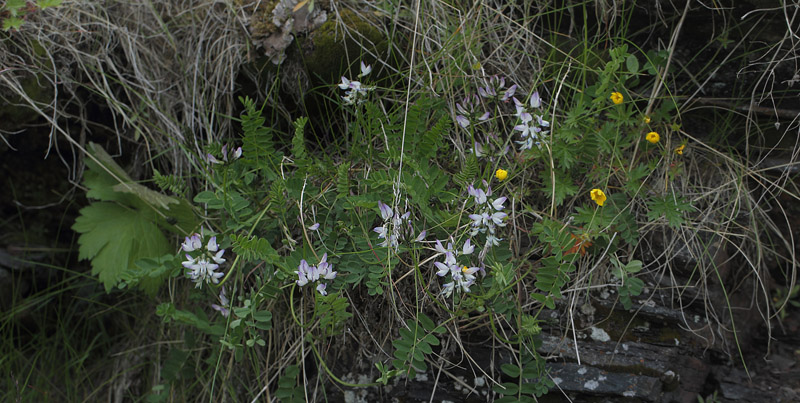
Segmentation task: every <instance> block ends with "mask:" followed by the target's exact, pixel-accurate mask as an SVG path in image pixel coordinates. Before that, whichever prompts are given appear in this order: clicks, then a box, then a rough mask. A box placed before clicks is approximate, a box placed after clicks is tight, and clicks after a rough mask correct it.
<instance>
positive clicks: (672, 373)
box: [664, 370, 675, 379]
mask: <svg viewBox="0 0 800 403" xmlns="http://www.w3.org/2000/svg"><path fill="white" fill-rule="evenodd" d="M664 376H665V377H667V378H669V379H672V378H675V373H674V372H672V370H669V371H667V372H664Z"/></svg>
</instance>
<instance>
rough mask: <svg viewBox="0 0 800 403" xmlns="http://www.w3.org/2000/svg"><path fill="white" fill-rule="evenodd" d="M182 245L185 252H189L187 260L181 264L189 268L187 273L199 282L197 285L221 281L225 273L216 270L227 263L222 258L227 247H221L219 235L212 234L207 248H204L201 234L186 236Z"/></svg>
mask: <svg viewBox="0 0 800 403" xmlns="http://www.w3.org/2000/svg"><path fill="white" fill-rule="evenodd" d="M181 247H182V248H183V251H184V252H187V253H186V261H184V262H183V263H181V264H182V265H183V267H185V268H187V269H189V272H188V273H186V274H187V276H188V277H189V278H191V279H192V281H194V282H195V283H197V285H196V287H200V286H202V285H203V283H204V282H205V283H208V282H212V283H214V284H217V283H219V279H220V278H221V277H222V276H223V275H224V273H220V272H216V270H217V269H218V268H219V265H221V264H222V263H225V259H223V258H222V255H223V254H224V253H225V249H219V246H217V237H215V236H212V237H211V239H209V240H208V243H206V246H205V248H203V238H202V236H201V235H200V234H192V236H191V237H186V239H185V240H184V242H183V243H182V244H181ZM190 253H191V254H190ZM192 255H194V256H192Z"/></svg>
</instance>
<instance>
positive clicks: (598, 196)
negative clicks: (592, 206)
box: [589, 189, 606, 207]
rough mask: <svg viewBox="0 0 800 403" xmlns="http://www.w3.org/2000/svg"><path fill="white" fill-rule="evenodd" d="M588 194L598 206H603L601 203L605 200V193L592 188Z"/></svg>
mask: <svg viewBox="0 0 800 403" xmlns="http://www.w3.org/2000/svg"><path fill="white" fill-rule="evenodd" d="M589 196H590V197H591V198H592V200H594V202H595V203H597V205H598V206H600V207H603V203H605V202H606V194H605V193H603V191H602V190H600V189H592V191H591V192H589Z"/></svg>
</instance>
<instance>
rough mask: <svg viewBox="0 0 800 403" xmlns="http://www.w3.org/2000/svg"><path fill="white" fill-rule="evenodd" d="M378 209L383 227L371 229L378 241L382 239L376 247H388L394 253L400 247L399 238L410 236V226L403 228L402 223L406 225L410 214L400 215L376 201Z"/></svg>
mask: <svg viewBox="0 0 800 403" xmlns="http://www.w3.org/2000/svg"><path fill="white" fill-rule="evenodd" d="M378 209H380V211H381V218H382V219H383V225H381V226H379V227H375V228H373V229H372V231H373V232H376V233H377V234H378V238H379V239H383V241H382V242H381V243H380V244H378V245H380V246H382V247H387V246H388V247H391V248H394V250H395V251H396V250H397V248H398V247H399V246H400V238H401V237H405V236H406V235H408V234H410V230H411V224H410V223H409V224H408V225H407V226H404V225H403V222H406V223H408V217H410V216H411V212H406V213H405V214H402V215H401V214H400V213H399V212H395V211H394V210H392V208H391V207H389V206H388V205H387V204H384V203H383V202H381V201H378Z"/></svg>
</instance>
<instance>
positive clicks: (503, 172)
mask: <svg viewBox="0 0 800 403" xmlns="http://www.w3.org/2000/svg"><path fill="white" fill-rule="evenodd" d="M494 176H495V177H496V178H497V180H499V181H500V182H502V181H504V180H506V178H508V171H506V170H505V169H498V170H497V172H495V173H494Z"/></svg>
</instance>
